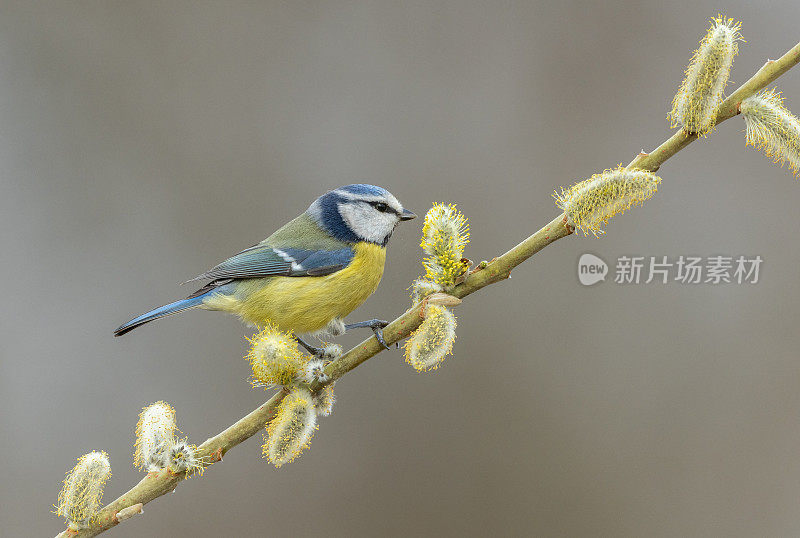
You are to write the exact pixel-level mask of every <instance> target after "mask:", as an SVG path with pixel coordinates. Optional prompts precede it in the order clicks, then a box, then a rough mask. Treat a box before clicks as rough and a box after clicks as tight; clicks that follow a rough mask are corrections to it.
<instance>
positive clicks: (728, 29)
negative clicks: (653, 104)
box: [668, 15, 742, 135]
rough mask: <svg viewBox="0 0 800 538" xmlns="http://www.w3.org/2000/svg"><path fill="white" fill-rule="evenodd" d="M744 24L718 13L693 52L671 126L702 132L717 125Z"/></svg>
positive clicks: (679, 90) (672, 114) (676, 96)
mask: <svg viewBox="0 0 800 538" xmlns="http://www.w3.org/2000/svg"><path fill="white" fill-rule="evenodd" d="M741 27H742V24H741V23H740V22H735V21H734V20H733V19H725V18H724V17H722V15H717V17H716V18H714V19H712V20H711V27H710V28H709V29H708V32H707V33H706V35H705V37H704V38H703V39H702V41H700V47H699V48H698V49H697V50H696V51H694V55H693V56H692V59H691V61H690V62H689V67H687V68H686V77H685V78H684V79H683V83H682V84H681V86H680V88H679V89H678V93H677V94H676V95H675V98H674V99H673V100H672V110H671V111H670V113H669V116H668V117H669V119H670V122H671V125H672V127H678V126H680V127H683V129H684V130H686V131H688V132H690V133H696V134H698V135H702V134H705V133H707V132H708V131H710V130H711V129H713V128H714V123H715V120H716V118H717V111H718V110H719V106H720V104H722V100H723V95H724V92H725V85H726V84H727V83H728V77H729V75H730V71H731V66H732V65H733V58H734V57H735V56H736V55H737V54H738V52H739V45H738V42H739V41H742V36H741V34H740V33H739V30H740V29H741Z"/></svg>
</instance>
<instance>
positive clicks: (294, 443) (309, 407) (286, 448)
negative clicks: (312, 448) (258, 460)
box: [262, 387, 317, 467]
mask: <svg viewBox="0 0 800 538" xmlns="http://www.w3.org/2000/svg"><path fill="white" fill-rule="evenodd" d="M316 428H317V411H316V408H315V407H314V397H313V396H312V394H311V392H310V391H309V390H308V389H306V388H302V387H294V388H292V389H291V391H290V392H289V394H287V395H286V396H285V397H284V398H283V400H281V403H280V404H279V405H278V408H277V409H276V410H275V418H273V419H272V421H270V423H269V424H268V425H267V440H266V443H265V444H264V446H263V447H262V453H263V454H264V456H266V457H267V458H268V459H269V461H270V463H272V464H273V465H275V467H280V466H281V465H284V464H285V463H289V462H291V461H292V460H294V459H295V458H296V457H297V456H299V455H300V453H301V452H302V451H303V450H304V449H305V448H307V447H308V444H309V441H311V437H312V436H313V435H314V430H316Z"/></svg>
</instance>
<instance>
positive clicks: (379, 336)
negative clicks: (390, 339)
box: [372, 321, 391, 349]
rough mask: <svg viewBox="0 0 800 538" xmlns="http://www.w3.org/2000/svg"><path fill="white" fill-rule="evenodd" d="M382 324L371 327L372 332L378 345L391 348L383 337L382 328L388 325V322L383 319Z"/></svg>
mask: <svg viewBox="0 0 800 538" xmlns="http://www.w3.org/2000/svg"><path fill="white" fill-rule="evenodd" d="M382 323H383V325H376V326H374V327H372V332H374V333H375V339H376V340H377V341H378V343H379V344H380V345H382V346H383V347H384V349H391V348H390V347H389V344H387V343H386V340H384V338H383V328H384V327H386V326H387V325H389V323H388V322H386V321H383V322H382Z"/></svg>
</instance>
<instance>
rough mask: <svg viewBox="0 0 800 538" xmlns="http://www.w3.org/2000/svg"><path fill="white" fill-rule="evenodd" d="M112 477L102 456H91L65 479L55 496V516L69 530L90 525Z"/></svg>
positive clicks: (88, 455)
mask: <svg viewBox="0 0 800 538" xmlns="http://www.w3.org/2000/svg"><path fill="white" fill-rule="evenodd" d="M110 476H111V464H110V463H109V462H108V455H106V453H105V452H98V451H95V452H90V453H89V454H85V455H83V456H81V457H80V458H78V463H77V465H75V467H74V468H73V469H72V470H71V471H70V472H68V473H67V476H66V478H64V487H63V488H62V489H61V493H59V495H58V505H57V506H56V514H58V515H60V516H64V517H65V518H66V520H67V523H68V524H69V526H70V527H71V528H74V529H82V528H86V527H88V526H89V525H91V524H92V522H93V520H94V517H95V516H96V515H97V512H98V511H99V510H100V507H101V506H102V501H103V487H104V486H105V483H106V480H108V478H109V477H110Z"/></svg>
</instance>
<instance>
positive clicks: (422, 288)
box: [411, 278, 442, 304]
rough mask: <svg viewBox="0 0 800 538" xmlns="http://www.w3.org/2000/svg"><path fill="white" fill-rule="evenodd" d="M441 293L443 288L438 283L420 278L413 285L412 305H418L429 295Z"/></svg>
mask: <svg viewBox="0 0 800 538" xmlns="http://www.w3.org/2000/svg"><path fill="white" fill-rule="evenodd" d="M440 291H442V287H441V286H440V285H439V284H437V283H436V282H431V281H430V280H425V279H424V278H418V279H416V280H415V281H414V282H412V283H411V302H412V304H416V303H418V302H420V301H421V300H423V299H424V298H425V297H427V296H428V295H430V294H432V293H437V292H440Z"/></svg>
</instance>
